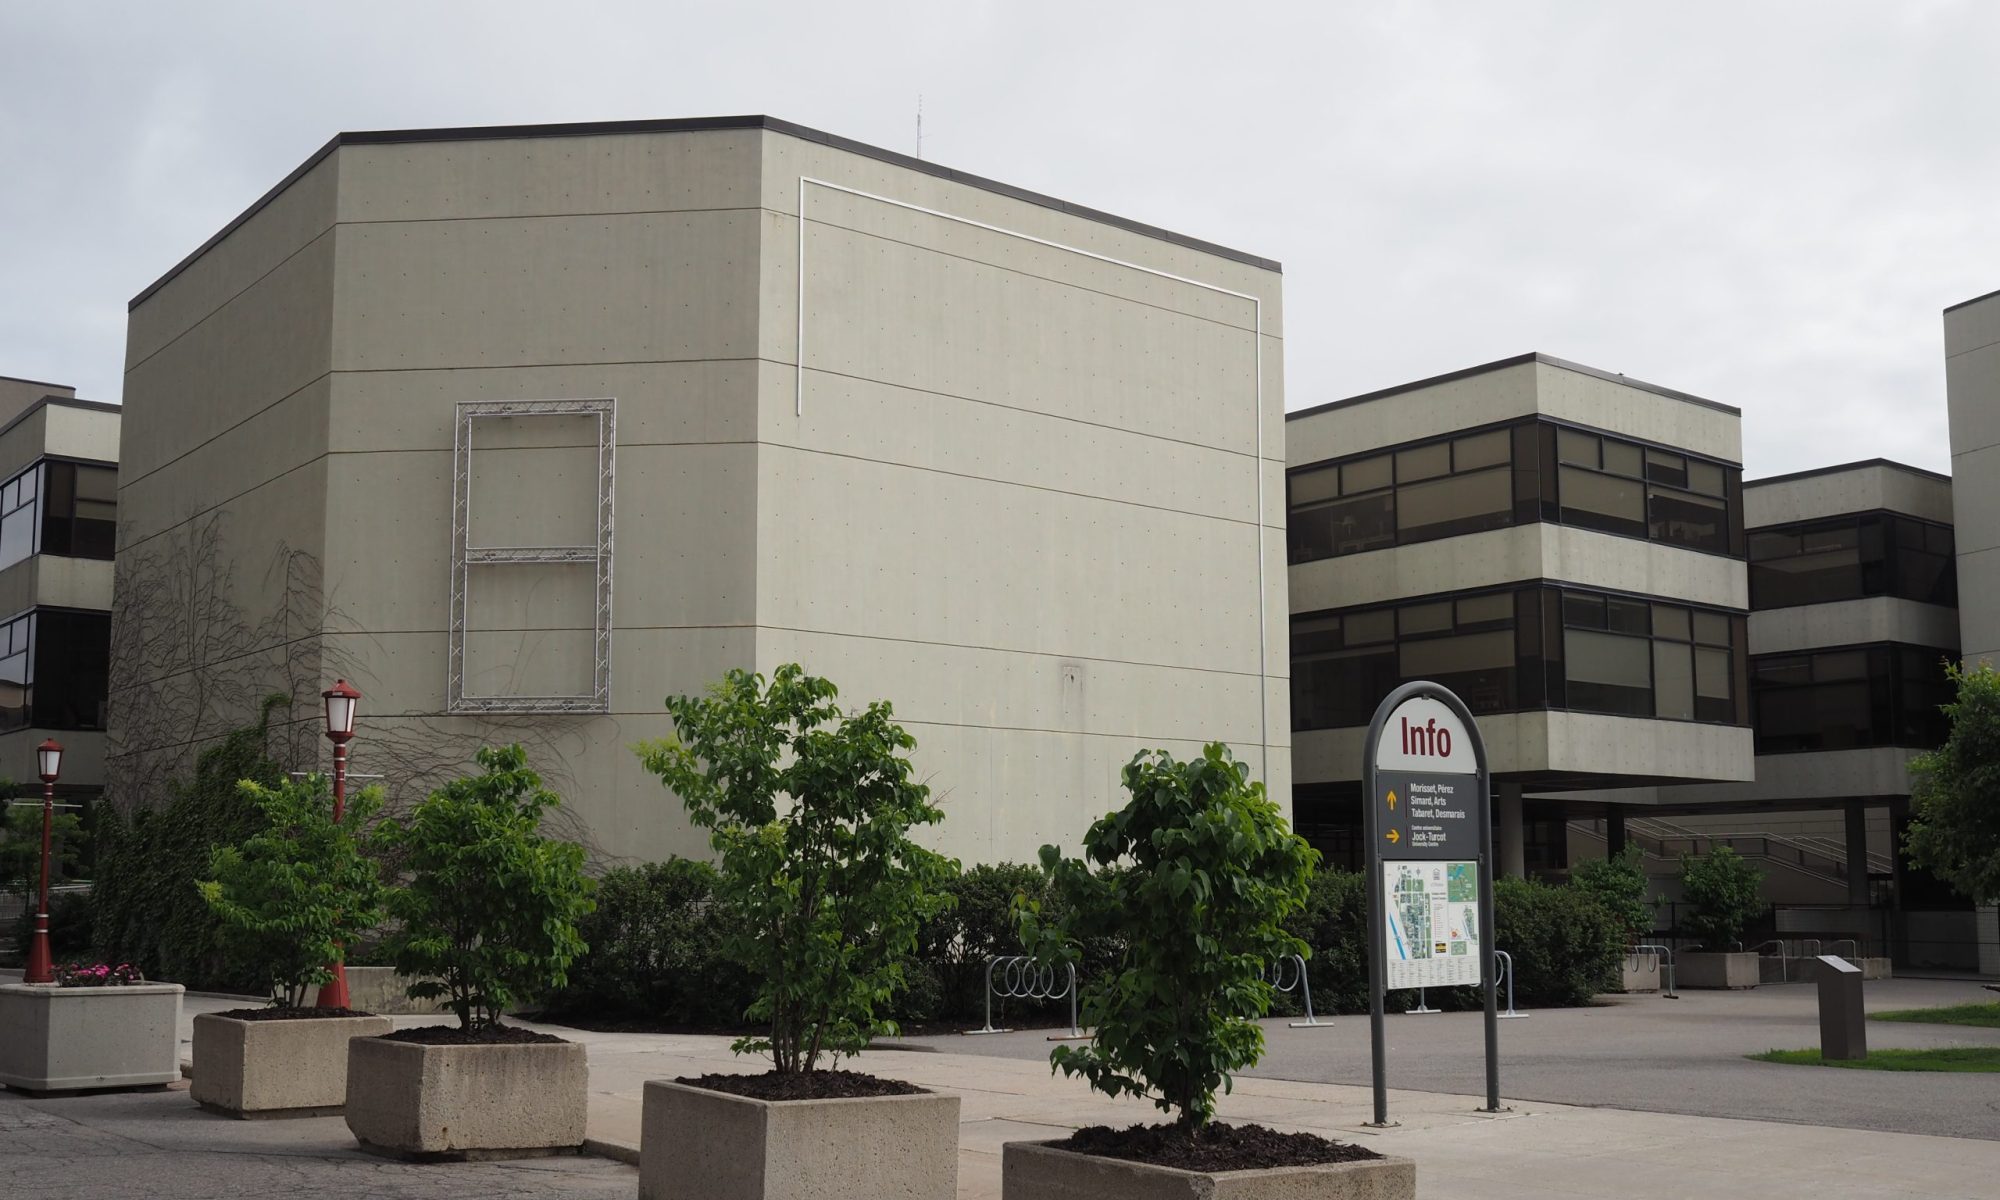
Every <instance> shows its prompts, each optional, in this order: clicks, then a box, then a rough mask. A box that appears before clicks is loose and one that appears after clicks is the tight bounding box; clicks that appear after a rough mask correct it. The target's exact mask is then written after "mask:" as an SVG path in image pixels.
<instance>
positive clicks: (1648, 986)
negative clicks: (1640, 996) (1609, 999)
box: [1618, 954, 1660, 992]
mask: <svg viewBox="0 0 2000 1200" xmlns="http://www.w3.org/2000/svg"><path fill="white" fill-rule="evenodd" d="M1618 990H1619V991H1621V992H1657V991H1659V990H1660V956H1659V955H1657V954H1631V955H1627V956H1626V957H1625V961H1624V965H1623V966H1621V967H1620V968H1619V974H1618Z"/></svg>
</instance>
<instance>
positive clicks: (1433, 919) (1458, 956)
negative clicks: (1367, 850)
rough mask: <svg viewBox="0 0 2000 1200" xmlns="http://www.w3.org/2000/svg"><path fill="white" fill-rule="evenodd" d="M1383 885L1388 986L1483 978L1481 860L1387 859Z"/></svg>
mask: <svg viewBox="0 0 2000 1200" xmlns="http://www.w3.org/2000/svg"><path fill="white" fill-rule="evenodd" d="M1382 890H1383V895H1382V900H1383V911H1384V912H1385V913H1386V914H1387V915H1388V921H1387V923H1386V924H1387V931H1386V933H1385V934H1384V938H1385V940H1386V941H1387V943H1388V944H1387V946H1386V947H1385V948H1384V950H1385V952H1384V954H1383V962H1384V963H1386V964H1387V966H1388V970H1387V972H1386V979H1385V981H1384V986H1385V987H1387V988H1390V989H1392V990H1393V989H1396V988H1433V987H1453V986H1457V985H1459V984H1473V985H1476V984H1478V983H1479V864H1478V863H1476V862H1450V861H1442V862H1441V861H1428V862H1411V861H1408V860H1403V861H1396V860H1387V861H1384V862H1383V863H1382Z"/></svg>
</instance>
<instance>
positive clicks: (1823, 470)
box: [1743, 293, 2000, 488]
mask: <svg viewBox="0 0 2000 1200" xmlns="http://www.w3.org/2000/svg"><path fill="white" fill-rule="evenodd" d="M1995 294H1996V295H2000V293H1995ZM1869 467H1888V468H1889V469H1890V470H1892V471H1907V472H1908V473H1910V474H1912V475H1921V476H1923V477H1924V478H1926V479H1935V480H1937V481H1938V482H1940V483H1950V482H1951V476H1949V475H1941V474H1939V473H1938V472H1936V471H1927V470H1925V469H1924V468H1922V467H1913V466H1911V465H1910V464H1908V463H1899V462H1892V461H1890V460H1889V459H1886V458H1864V459H1862V460H1860V461H1859V462H1850V463H1836V464H1834V465H1833V466H1830V467H1814V468H1812V469H1811V470H1808V471H1793V472H1791V473H1790V474H1787V475H1766V476H1764V477H1763V478H1762V479H1746V480H1744V481H1743V486H1744V487H1746V488H1753V487H1763V486H1764V485H1765V484H1768V483H1790V482H1792V481H1793V480H1795V479H1811V478H1812V477H1814V476H1815V475H1838V474H1840V473H1841V472H1843V471H1861V470H1866V469H1867V468H1869Z"/></svg>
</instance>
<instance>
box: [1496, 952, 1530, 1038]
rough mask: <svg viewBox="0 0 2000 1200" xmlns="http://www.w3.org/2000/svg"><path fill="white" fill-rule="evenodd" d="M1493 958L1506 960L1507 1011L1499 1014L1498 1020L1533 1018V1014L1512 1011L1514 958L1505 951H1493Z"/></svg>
mask: <svg viewBox="0 0 2000 1200" xmlns="http://www.w3.org/2000/svg"><path fill="white" fill-rule="evenodd" d="M1493 957H1494V958H1495V959H1504V960H1506V971H1507V1011H1506V1012H1503V1013H1501V1014H1499V1017H1500V1019H1501V1020H1502V1021H1505V1020H1507V1019H1509V1018H1511V1017H1532V1016H1534V1015H1535V1014H1533V1013H1524V1012H1515V1011H1514V956H1513V955H1511V954H1509V953H1507V952H1506V951H1505V950H1495V951H1494V952H1493ZM1498 966H1499V964H1498V963H1496V964H1495V967H1496V968H1497V967H1498Z"/></svg>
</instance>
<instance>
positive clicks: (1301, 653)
mask: <svg viewBox="0 0 2000 1200" xmlns="http://www.w3.org/2000/svg"><path fill="white" fill-rule="evenodd" d="M1288 422H1289V426H1290V428H1289V431H1288V453H1289V456H1290V458H1289V461H1290V464H1291V466H1290V470H1289V473H1288V484H1289V505H1290V518H1291V526H1290V531H1289V537H1290V543H1289V557H1290V572H1291V594H1290V601H1291V635H1292V656H1293V678H1292V688H1293V693H1292V725H1293V770H1294V774H1295V777H1296V779H1297V789H1296V791H1295V796H1294V805H1295V811H1296V813H1297V820H1298V824H1299V826H1300V828H1301V829H1302V830H1304V831H1306V832H1307V833H1308V834H1309V835H1310V836H1312V837H1313V838H1314V839H1315V841H1316V842H1318V843H1319V844H1320V845H1321V847H1322V849H1324V850H1326V851H1328V853H1329V856H1330V857H1331V859H1332V860H1333V861H1335V862H1343V861H1344V862H1350V863H1352V862H1358V861H1359V854H1360V847H1359V844H1358V841H1357V839H1358V837H1359V829H1360V823H1361V821H1360V811H1359V779H1360V775H1361V767H1360V755H1361V745H1362V741H1363V739H1364V737H1365V734H1366V730H1367V724H1368V720H1369V716H1370V714H1371V713H1372V712H1373V710H1374V707H1375V705H1376V703H1377V701H1379V700H1380V698H1381V697H1382V696H1384V695H1386V694H1387V693H1388V691H1389V690H1390V689H1391V688H1393V687H1394V686H1395V685H1396V684H1398V683H1400V682H1403V681H1405V680H1409V679H1420V678H1429V679H1433V680H1436V681H1437V682H1440V683H1443V684H1445V685H1446V686H1448V687H1451V688H1452V689H1453V690H1454V691H1456V692H1457V693H1458V694H1459V695H1460V696H1461V697H1462V698H1463V699H1464V700H1465V701H1466V702H1467V704H1468V705H1470V706H1471V708H1472V710H1473V712H1474V713H1475V714H1478V715H1479V718H1480V720H1479V725H1480V730H1481V732H1482V733H1483V735H1484V736H1485V739H1486V744H1487V751H1488V754H1489V756H1490V759H1491V762H1492V766H1493V771H1494V780H1495V804H1496V815H1495V822H1496V827H1497V833H1498V844H1499V854H1500V866H1501V868H1502V869H1503V870H1505V871H1507V872H1509V873H1512V874H1521V873H1523V872H1524V871H1527V870H1535V869H1545V868H1549V867H1560V866H1561V865H1562V863H1563V861H1564V855H1565V845H1566V838H1567V834H1566V831H1565V823H1566V822H1567V821H1568V820H1570V819H1573V818H1575V817H1578V816H1579V815H1584V814H1589V815H1593V816H1595V815H1600V814H1609V815H1610V816H1611V817H1612V818H1613V821H1612V830H1611V834H1610V836H1611V837H1612V838H1613V839H1614V840H1616V839H1619V838H1622V836H1623V835H1622V832H1621V831H1620V829H1619V827H1618V826H1617V820H1618V819H1619V818H1620V817H1622V814H1623V813H1624V812H1625V810H1626V809H1627V808H1628V807H1630V806H1632V805H1642V804H1646V803H1649V802H1650V801H1651V799H1652V793H1651V792H1650V791H1645V790H1643V789H1640V790H1628V791H1623V792H1619V791H1607V790H1606V789H1617V788H1626V789H1638V788H1639V785H1653V784H1660V783H1669V782H1694V781H1733V780H1747V779H1749V778H1751V768H1752V763H1751V760H1752V754H1751V731H1750V728H1749V711H1748V702H1747V695H1748V687H1747V676H1746V666H1747V633H1746V620H1745V617H1746V610H1747V608H1748V591H1747V581H1746V576H1745V570H1744V562H1743V499H1742V492H1741V466H1740V461H1741V457H1742V442H1741V429H1740V421H1739V416H1738V413H1737V411H1736V410H1735V409H1733V408H1730V407H1728V406H1726V405H1721V404H1717V403H1714V402H1713V401H1708V400H1703V399H1701V398H1699V397H1695V396H1690V395H1687V394H1685V393H1681V392H1676V391H1673V390H1671V389H1667V388H1661V387H1657V386H1654V385H1651V384H1645V383H1640V382H1638V381H1636V380H1630V379H1626V378H1625V377H1623V376H1620V375H1613V374H1609V373H1606V372H1603V371H1598V370H1594V369H1592V368H1589V367H1583V366H1579V365H1577V364H1574V363H1568V362H1564V361H1562V360H1560V359H1554V358H1550V357H1548V356H1546V355H1539V354H1529V355H1523V356H1521V357H1518V358H1511V359H1505V360H1502V361H1500V362H1494V363H1488V364H1485V365H1483V366H1479V367H1473V368H1471V369H1469V370H1464V371H1459V372H1455V373H1453V374H1449V375H1444V376H1440V377H1438V378H1435V379H1427V380H1423V381H1420V382H1417V383H1412V384H1407V385H1404V386H1402V387H1397V388H1390V389H1387V390H1385V391H1380V392H1373V393H1369V394H1367V395H1364V396H1356V397H1353V398H1351V399H1347V400H1340V401H1335V402H1333V403H1331V404H1326V405H1321V406H1319V407H1316V408H1309V409H1305V410H1302V411H1299V412H1295V413H1292V414H1290V416H1289V418H1288ZM1524 793H1527V795H1526V796H1525V797H1524Z"/></svg>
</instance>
